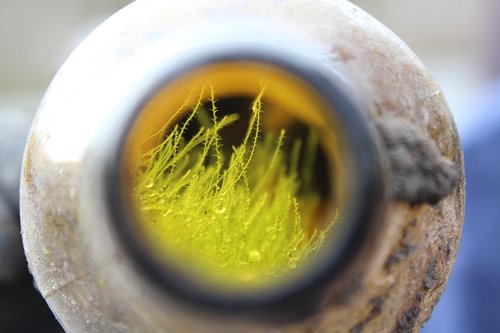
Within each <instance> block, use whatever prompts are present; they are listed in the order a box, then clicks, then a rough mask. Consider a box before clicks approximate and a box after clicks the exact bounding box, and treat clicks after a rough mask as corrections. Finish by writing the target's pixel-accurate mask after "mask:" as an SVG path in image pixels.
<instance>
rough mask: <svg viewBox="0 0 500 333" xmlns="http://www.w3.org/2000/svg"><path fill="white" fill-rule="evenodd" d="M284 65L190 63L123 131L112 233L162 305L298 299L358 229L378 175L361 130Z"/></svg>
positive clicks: (346, 108)
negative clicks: (165, 298) (159, 291)
mask: <svg viewBox="0 0 500 333" xmlns="http://www.w3.org/2000/svg"><path fill="white" fill-rule="evenodd" d="M281 60H282V59H280V61H270V60H269V58H266V57H263V58H260V57H240V56H237V57H236V56H235V57H219V58H216V59H214V60H212V61H208V62H207V61H202V62H194V63H191V64H189V65H188V66H186V67H185V68H182V69H181V70H177V71H174V73H170V74H168V75H166V76H164V77H163V78H162V80H161V82H160V83H158V82H157V83H156V85H154V87H153V88H152V89H151V90H150V91H149V94H148V95H147V98H145V99H144V100H143V101H142V102H141V103H139V106H138V107H137V109H136V112H135V114H134V117H133V118H132V120H131V122H130V124H129V128H128V130H127V131H126V134H125V135H124V137H123V145H122V147H121V150H120V153H119V158H118V159H117V163H118V166H116V165H115V166H116V168H112V169H114V170H116V169H118V170H119V172H118V173H116V172H114V173H113V174H115V175H116V174H118V175H119V177H120V178H119V184H120V186H119V187H118V192H117V191H116V186H115V187H110V192H112V193H115V194H116V193H119V194H118V195H119V198H120V200H118V201H120V202H123V203H125V205H118V206H115V208H117V209H116V210H113V209H112V211H113V213H114V214H115V215H116V216H115V218H114V220H115V222H116V227H117V230H118V231H119V234H120V235H122V236H123V237H124V241H125V243H126V244H127V245H128V248H129V249H131V254H132V256H133V257H135V258H136V259H137V264H138V266H140V267H141V268H144V269H145V271H146V272H148V273H150V274H149V275H150V276H152V277H153V278H154V279H155V280H156V281H157V282H159V283H160V284H161V285H162V286H164V287H165V288H166V289H168V290H169V291H170V292H171V293H172V294H175V295H181V296H184V297H185V298H186V299H191V300H195V301H198V302H205V303H206V302H207V301H208V303H209V304H210V305H214V304H215V305H217V304H219V305H225V306H227V305H228V304H229V305H231V306H232V307H233V306H235V305H243V306H248V305H252V304H257V305H263V304H264V303H269V302H271V303H273V302H275V301H279V300H281V301H285V302H286V298H287V297H288V296H290V297H296V296H298V295H301V294H304V295H306V294H307V295H308V296H307V297H309V295H312V294H313V293H312V292H311V291H312V289H314V288H321V286H322V285H324V284H325V282H326V281H329V279H331V278H332V277H333V276H334V275H335V274H336V273H338V270H339V268H340V266H341V265H342V264H343V263H345V261H346V258H347V257H348V256H350V255H352V254H354V248H355V247H356V246H357V245H356V244H355V246H353V244H354V243H356V242H358V241H359V235H360V234H362V233H363V229H366V228H365V227H366V225H365V224H366V222H368V221H367V219H366V218H367V216H366V214H367V213H368V214H369V213H370V209H371V207H368V206H370V205H368V206H367V205H365V203H366V202H369V201H370V200H371V198H367V196H369V195H370V194H373V193H372V192H371V190H372V186H371V185H372V184H369V186H366V184H367V182H368V183H369V180H370V179H372V178H373V174H376V173H374V172H373V169H374V168H375V165H376V163H371V159H373V158H374V156H375V155H374V154H373V147H372V146H371V143H369V144H368V146H369V149H368V150H364V148H362V147H360V145H359V144H360V143H361V144H362V145H366V142H368V141H370V140H369V136H368V134H367V130H366V128H365V127H363V126H364V123H363V119H362V117H360V116H359V112H357V110H355V108H354V107H353V105H352V104H350V103H349V102H348V99H346V98H345V95H344V94H342V93H341V92H340V90H338V89H337V88H336V87H335V86H334V85H333V84H332V82H330V81H329V80H323V79H322V76H321V75H320V76H319V77H318V76H317V74H318V73H317V72H311V71H310V70H306V69H304V68H302V67H301V66H295V65H294V64H292V63H291V62H290V61H288V60H284V61H281ZM330 92H332V94H330ZM358 132H359V133H358ZM360 133H361V134H360ZM359 136H361V138H359ZM370 142H371V141H370ZM365 148H366V147H365ZM360 156H364V162H368V163H369V165H368V166H366V165H364V166H363V167H360V165H359V163H360V160H359V157H360ZM362 164H363V163H362ZM370 164H371V165H370ZM366 167H368V169H366ZM311 288H312V289H311ZM311 297H312V296H311Z"/></svg>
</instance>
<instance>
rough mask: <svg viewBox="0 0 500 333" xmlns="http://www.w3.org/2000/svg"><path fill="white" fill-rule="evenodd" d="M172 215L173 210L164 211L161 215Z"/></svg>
mask: <svg viewBox="0 0 500 333" xmlns="http://www.w3.org/2000/svg"><path fill="white" fill-rule="evenodd" d="M170 213H172V210H171V209H169V210H166V211H164V212H163V213H162V214H161V215H163V216H168V215H169V214H170Z"/></svg>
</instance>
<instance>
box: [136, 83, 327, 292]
mask: <svg viewBox="0 0 500 333" xmlns="http://www.w3.org/2000/svg"><path fill="white" fill-rule="evenodd" d="M210 89H211V96H212V97H211V102H210V103H209V104H210V107H205V106H204V105H203V103H202V98H201V96H203V92H202V93H201V94H200V99H199V100H198V103H197V104H196V105H195V106H194V107H193V110H192V112H190V113H189V115H188V116H187V117H186V119H185V120H184V121H183V122H181V123H179V124H177V125H175V126H173V128H171V129H170V130H169V131H168V132H167V133H165V135H164V136H163V140H162V141H161V142H160V143H159V144H158V145H157V146H156V147H155V148H153V149H151V150H150V151H149V152H147V153H146V154H144V156H143V157H142V160H141V162H140V164H139V167H138V169H137V170H136V172H137V175H136V184H135V188H134V193H133V197H134V200H135V203H136V206H137V208H138V210H139V212H140V221H141V228H142V229H143V230H144V233H145V235H146V238H148V239H149V241H150V242H151V244H152V245H153V246H154V248H155V249H156V251H157V252H158V253H159V254H161V255H162V256H164V258H166V259H167V260H168V261H169V262H173V263H176V264H178V265H183V267H184V268H185V269H187V270H190V271H192V272H193V271H194V272H195V273H197V274H200V275H202V276H203V278H204V279H206V280H208V281H212V282H214V283H219V284H221V285H225V286H226V285H227V286H236V287H244V286H245V285H247V286H259V285H264V284H269V283H271V282H272V281H273V280H275V279H276V278H279V277H281V276H284V275H285V274H286V273H287V272H290V271H291V270H295V269H296V267H297V266H299V265H301V264H302V263H303V262H304V261H305V260H306V259H307V258H308V257H309V256H311V254H313V253H314V252H316V251H317V250H318V248H319V247H320V246H321V244H322V242H323V240H324V238H325V234H326V232H327V231H328V230H317V228H316V227H315V224H314V221H313V215H314V212H315V210H316V209H317V207H318V205H319V200H320V198H319V195H318V194H317V193H316V192H315V191H314V187H313V186H312V179H313V176H314V169H313V166H314V158H315V151H316V149H317V147H316V146H317V145H318V143H317V139H316V140H315V139H314V135H310V138H311V139H308V140H307V142H306V144H305V147H306V150H307V151H308V152H309V153H306V154H305V157H303V156H302V155H300V154H301V153H300V151H301V149H302V148H301V146H302V142H301V140H300V139H296V140H292V141H291V142H287V147H291V148H289V149H284V144H285V142H286V141H287V140H288V139H287V137H286V134H287V133H286V131H285V130H284V129H282V130H281V132H280V133H279V134H277V135H275V134H272V133H267V132H265V133H264V132H263V131H262V129H261V126H262V125H261V118H262V113H263V104H262V97H263V94H264V90H262V92H261V93H260V94H259V95H258V96H257V97H256V98H255V100H254V101H253V103H252V106H251V117H250V121H249V124H248V128H247V130H246V133H245V134H244V136H243V139H242V143H241V144H239V145H238V146H236V147H232V150H228V149H226V148H227V147H224V140H223V138H222V136H221V130H222V129H224V128H226V127H228V126H232V125H233V124H235V123H236V122H238V121H241V120H239V115H238V114H236V113H234V114H230V115H227V116H223V117H219V111H218V109H217V105H216V104H217V103H216V101H215V97H214V91H213V88H210ZM207 108H208V109H210V110H207ZM194 122H198V124H199V128H200V129H199V131H197V132H196V133H195V134H190V135H191V137H190V138H189V140H186V137H188V135H187V132H188V129H189V128H190V126H191V125H192V123H194ZM226 151H230V152H231V153H225V152H226ZM300 158H303V159H304V160H305V162H304V163H303V164H304V165H305V166H304V167H302V170H300V173H301V174H300V175H299V159H300ZM301 181H302V183H301ZM304 189H307V190H304ZM299 190H300V194H299ZM333 222H334V221H332V224H333ZM327 229H329V227H328V228H327Z"/></svg>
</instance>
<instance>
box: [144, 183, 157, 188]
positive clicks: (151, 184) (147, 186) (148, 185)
mask: <svg viewBox="0 0 500 333" xmlns="http://www.w3.org/2000/svg"><path fill="white" fill-rule="evenodd" d="M154 185H155V183H153V182H149V183H147V184H146V188H152V187H153V186H154Z"/></svg>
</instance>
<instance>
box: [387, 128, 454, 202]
mask: <svg viewBox="0 0 500 333" xmlns="http://www.w3.org/2000/svg"><path fill="white" fill-rule="evenodd" d="M378 128H379V130H380V133H381V134H382V138H383V140H384V143H385V146H386V148H387V152H388V154H389V161H390V165H391V176H392V195H393V197H394V198H395V199H398V200H402V201H408V202H410V203H412V204H418V203H430V204H435V203H436V202H438V201H439V200H441V199H443V198H445V197H446V196H448V195H450V194H451V193H452V191H453V190H454V189H455V187H456V185H457V183H458V180H459V173H458V171H457V168H456V167H455V166H454V165H453V163H452V162H451V161H450V160H448V159H447V158H445V157H443V156H442V155H441V153H440V151H439V150H438V148H437V147H436V145H435V144H434V142H432V141H431V140H429V139H428V138H426V137H425V136H424V135H422V134H421V133H420V131H419V129H418V128H417V127H415V126H414V125H412V124H410V123H408V122H406V121H403V120H398V119H383V121H379V123H378Z"/></svg>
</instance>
